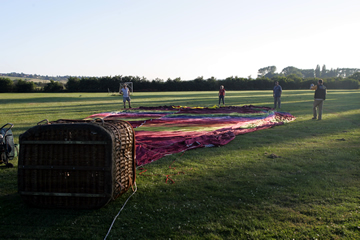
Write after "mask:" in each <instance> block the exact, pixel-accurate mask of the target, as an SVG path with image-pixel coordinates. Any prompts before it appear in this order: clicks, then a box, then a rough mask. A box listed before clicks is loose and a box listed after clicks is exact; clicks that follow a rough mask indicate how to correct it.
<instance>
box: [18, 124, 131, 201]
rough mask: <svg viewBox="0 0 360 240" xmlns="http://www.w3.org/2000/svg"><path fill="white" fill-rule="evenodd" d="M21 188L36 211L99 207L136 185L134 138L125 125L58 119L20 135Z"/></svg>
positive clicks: (25, 197) (19, 177) (127, 125)
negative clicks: (41, 208) (42, 209)
mask: <svg viewBox="0 0 360 240" xmlns="http://www.w3.org/2000/svg"><path fill="white" fill-rule="evenodd" d="M20 144H21V148H20V153H19V170H18V185H19V193H20V195H21V196H22V197H23V199H24V201H25V202H26V203H28V204H30V205H33V206H36V207H59V208H99V207H102V206H104V205H106V204H107V203H108V202H109V201H110V200H113V199H115V198H117V197H119V196H120V195H121V194H123V193H124V192H126V191H127V190H128V189H129V188H130V187H131V186H132V185H133V184H134V182H135V167H136V166H135V138H134V131H133V129H132V127H131V125H130V124H129V123H128V122H126V121H119V120H118V121H103V120H96V121H92V122H90V121H82V120H58V121H55V122H50V123H48V124H45V125H38V126H35V127H32V128H30V129H29V130H28V131H26V132H25V133H24V134H22V135H21V136H20Z"/></svg>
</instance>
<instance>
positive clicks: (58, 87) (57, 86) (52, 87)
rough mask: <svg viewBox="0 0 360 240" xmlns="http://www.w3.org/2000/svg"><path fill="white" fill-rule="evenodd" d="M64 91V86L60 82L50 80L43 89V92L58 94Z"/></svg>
mask: <svg viewBox="0 0 360 240" xmlns="http://www.w3.org/2000/svg"><path fill="white" fill-rule="evenodd" d="M62 90H64V85H62V84H61V83H60V82H55V81H54V80H50V83H48V84H46V85H45V87H44V92H60V91H62Z"/></svg>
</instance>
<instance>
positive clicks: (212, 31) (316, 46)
mask: <svg viewBox="0 0 360 240" xmlns="http://www.w3.org/2000/svg"><path fill="white" fill-rule="evenodd" d="M359 12H360V1H359V0H332V1H329V0H251V1H250V0H113V1H110V0H101V1H100V0H97V1H94V0H0V13H1V14H0V73H10V72H18V73H21V72H23V73H27V74H39V75H49V76H58V75H60V76H65V75H71V76H99V77H101V76H116V75H122V76H139V77H145V78H146V79H148V80H152V79H156V78H159V79H163V80H167V79H168V78H170V79H174V78H178V77H180V78H181V79H182V80H193V79H195V78H197V77H203V78H204V79H207V78H210V77H215V78H216V79H225V78H227V77H231V76H238V77H245V78H247V77H249V76H251V77H252V78H256V76H257V72H258V69H260V68H263V67H267V66H276V68H277V71H276V72H281V70H282V69H283V68H285V67H288V66H293V67H297V68H300V69H315V68H316V66H317V65H318V64H319V65H320V66H321V67H322V66H323V65H324V64H325V65H326V68H327V69H330V68H360V57H359V56H360V47H359V37H360V32H359V24H360V14H359Z"/></svg>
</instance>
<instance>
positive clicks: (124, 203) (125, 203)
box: [104, 182, 137, 240]
mask: <svg viewBox="0 0 360 240" xmlns="http://www.w3.org/2000/svg"><path fill="white" fill-rule="evenodd" d="M136 191H137V185H136V182H135V191H134V192H133V193H132V194H131V195H130V197H128V199H127V200H126V201H125V203H124V205H123V206H122V208H121V209H120V211H119V212H118V214H117V215H116V216H115V217H114V220H113V221H112V223H111V225H110V228H109V231H108V232H107V234H106V236H105V238H104V240H105V239H106V238H107V237H108V235H109V233H110V231H111V228H112V227H113V225H114V223H115V220H116V219H117V217H118V216H119V214H120V212H121V211H122V210H123V209H124V207H125V205H126V203H127V202H128V201H129V199H130V198H131V197H132V196H133V195H134V194H135V193H136Z"/></svg>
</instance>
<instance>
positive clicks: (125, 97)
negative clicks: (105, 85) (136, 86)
mask: <svg viewBox="0 0 360 240" xmlns="http://www.w3.org/2000/svg"><path fill="white" fill-rule="evenodd" d="M119 94H120V95H121V94H122V95H123V102H124V108H126V101H128V102H129V108H131V102H130V101H131V99H130V90H129V88H128V87H127V84H126V83H125V84H124V86H123V88H122V89H121V90H120V92H119Z"/></svg>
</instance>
